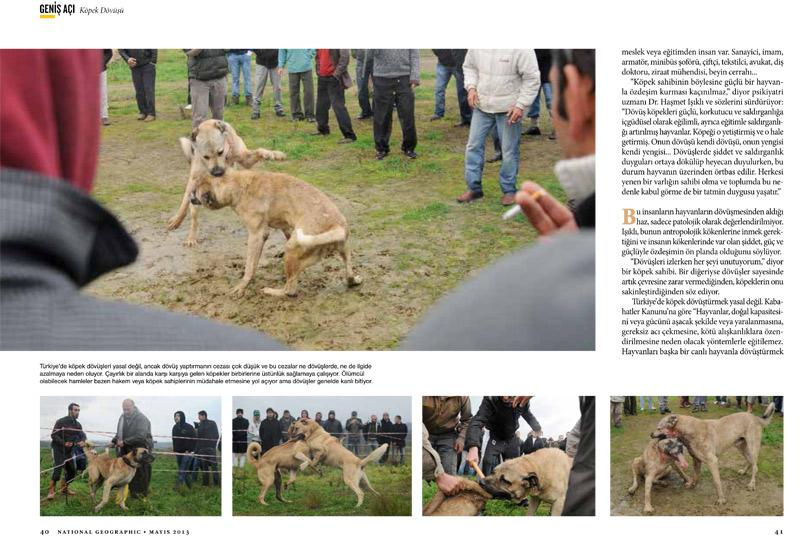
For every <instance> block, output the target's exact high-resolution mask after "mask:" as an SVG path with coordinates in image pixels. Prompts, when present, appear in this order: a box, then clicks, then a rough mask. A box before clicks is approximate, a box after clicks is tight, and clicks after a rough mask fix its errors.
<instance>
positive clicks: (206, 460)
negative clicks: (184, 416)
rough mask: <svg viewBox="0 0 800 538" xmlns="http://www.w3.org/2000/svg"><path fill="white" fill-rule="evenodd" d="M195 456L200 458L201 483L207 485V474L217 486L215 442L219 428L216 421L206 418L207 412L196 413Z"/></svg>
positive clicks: (217, 473) (217, 438) (217, 472)
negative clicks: (211, 476)
mask: <svg viewBox="0 0 800 538" xmlns="http://www.w3.org/2000/svg"><path fill="white" fill-rule="evenodd" d="M197 421H198V422H197V450H196V453H197V456H198V458H197V459H198V460H200V471H201V472H202V473H203V485H204V486H208V485H209V477H208V475H213V477H214V485H215V486H219V470H218V467H217V443H218V442H219V429H217V423H216V422H214V421H213V420H209V419H208V413H206V412H205V411H200V412H198V413H197Z"/></svg>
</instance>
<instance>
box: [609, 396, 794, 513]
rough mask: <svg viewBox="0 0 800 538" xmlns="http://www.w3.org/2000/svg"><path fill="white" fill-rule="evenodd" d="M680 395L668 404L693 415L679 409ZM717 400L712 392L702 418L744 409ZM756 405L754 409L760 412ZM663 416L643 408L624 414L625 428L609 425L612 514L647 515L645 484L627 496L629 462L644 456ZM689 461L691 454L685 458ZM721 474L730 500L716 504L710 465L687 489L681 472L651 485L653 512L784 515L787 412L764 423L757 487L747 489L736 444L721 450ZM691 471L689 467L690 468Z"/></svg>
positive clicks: (674, 408)
mask: <svg viewBox="0 0 800 538" xmlns="http://www.w3.org/2000/svg"><path fill="white" fill-rule="evenodd" d="M679 400H680V398H678V397H674V398H673V397H670V399H669V408H670V409H671V410H672V411H673V412H674V413H678V414H691V413H690V412H689V411H690V410H689V409H681V408H680V405H679ZM731 400H732V401H733V402H734V404H733V406H732V407H728V408H725V407H719V406H717V405H714V397H713V396H709V397H708V412H700V413H694V414H692V415H693V416H696V417H697V418H700V419H715V418H719V417H722V416H725V415H729V414H731V413H737V412H741V410H740V409H737V408H736V404H735V399H733V398H731ZM760 412H761V410H760V408H759V406H756V410H754V413H760ZM660 419H661V415H659V413H658V411H644V412H639V413H638V414H637V415H635V416H628V417H623V418H622V427H621V428H611V515H617V516H635V515H643V509H644V486H643V485H640V487H639V490H638V491H637V492H636V494H635V495H633V496H630V495H628V488H629V487H630V485H631V483H632V481H633V479H632V475H631V462H632V461H633V459H634V458H635V457H637V456H640V455H641V453H642V451H643V450H644V448H645V446H647V443H648V442H649V441H650V432H652V431H653V430H655V428H656V425H657V424H658V421H659V420H660ZM687 459H688V460H689V461H690V465H691V459H692V458H691V457H688V458H687ZM719 461H720V476H721V479H722V488H723V491H724V493H725V497H726V498H727V500H728V502H727V504H725V505H723V506H717V505H716V504H715V501H716V498H717V494H716V490H715V488H714V481H713V480H712V478H711V473H710V472H709V470H708V467H707V466H705V465H703V467H702V470H701V472H700V481H699V483H698V485H697V486H696V487H695V488H694V489H685V488H684V487H683V480H682V479H681V478H680V476H678V474H677V473H674V472H673V473H672V474H671V475H670V476H669V477H668V478H667V481H668V486H666V487H659V486H653V492H652V503H653V508H654V509H655V515H660V516H663V515H687V516H704V515H708V516H722V515H731V516H733V515H736V516H744V515H751V516H756V515H759V516H767V515H769V516H775V515H783V417H780V416H778V415H777V414H776V415H774V416H773V418H772V422H771V423H770V424H769V425H768V426H767V427H766V428H764V432H763V434H762V437H761V453H760V455H759V458H758V475H757V476H756V490H755V491H747V483H748V482H749V480H750V478H749V475H748V476H740V475H739V473H738V471H739V469H742V468H743V467H744V465H745V461H744V457H742V455H741V454H740V453H739V451H738V450H736V449H735V448H731V449H730V450H728V451H726V452H724V453H723V454H722V455H720V458H719ZM689 471H690V472H689V474H690V476H691V467H690V470H689Z"/></svg>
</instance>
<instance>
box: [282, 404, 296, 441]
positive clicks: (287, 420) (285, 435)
mask: <svg viewBox="0 0 800 538" xmlns="http://www.w3.org/2000/svg"><path fill="white" fill-rule="evenodd" d="M279 422H280V425H281V443H285V442H286V441H288V440H289V427H290V426H291V425H292V422H294V417H293V416H292V414H291V413H290V412H289V410H288V409H284V410H283V416H282V417H281V419H280V421H279Z"/></svg>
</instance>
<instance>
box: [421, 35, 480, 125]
mask: <svg viewBox="0 0 800 538" xmlns="http://www.w3.org/2000/svg"><path fill="white" fill-rule="evenodd" d="M433 53H434V54H435V55H436V59H437V60H438V61H437V62H436V86H435V89H434V92H433V95H434V99H435V104H434V110H433V116H431V121H436V120H440V119H442V118H443V117H444V110H445V107H444V102H445V94H446V92H447V85H448V84H449V83H450V77H451V76H452V77H455V79H456V95H457V96H458V110H459V112H460V113H461V121H460V122H458V123H457V124H456V125H455V126H456V127H468V126H469V122H470V121H471V120H472V109H471V108H470V106H469V103H468V102H467V90H466V89H465V88H464V58H466V56H467V49H433Z"/></svg>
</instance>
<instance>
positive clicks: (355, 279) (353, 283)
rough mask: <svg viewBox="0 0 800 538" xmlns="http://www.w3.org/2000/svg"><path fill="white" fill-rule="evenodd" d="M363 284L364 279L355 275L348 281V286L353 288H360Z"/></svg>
mask: <svg viewBox="0 0 800 538" xmlns="http://www.w3.org/2000/svg"><path fill="white" fill-rule="evenodd" d="M362 282H364V279H363V278H362V277H361V275H353V276H352V277H350V278H348V279H347V285H348V286H350V287H351V288H354V287H356V286H360V285H361V283H362Z"/></svg>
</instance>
